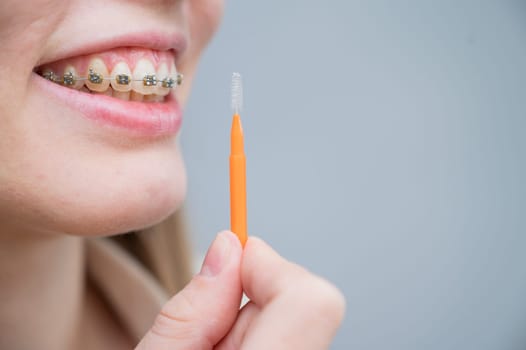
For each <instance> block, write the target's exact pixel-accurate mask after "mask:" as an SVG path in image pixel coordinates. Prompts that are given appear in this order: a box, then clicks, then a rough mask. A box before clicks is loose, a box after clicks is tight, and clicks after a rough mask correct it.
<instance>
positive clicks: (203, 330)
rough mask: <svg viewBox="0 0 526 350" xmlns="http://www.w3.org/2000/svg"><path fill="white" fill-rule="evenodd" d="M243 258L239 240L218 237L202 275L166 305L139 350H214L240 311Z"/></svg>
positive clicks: (227, 234)
mask: <svg viewBox="0 0 526 350" xmlns="http://www.w3.org/2000/svg"><path fill="white" fill-rule="evenodd" d="M241 255H242V249H241V245H240V243H239V240H238V239H237V237H236V236H235V235H234V234H233V233H231V232H228V231H224V232H221V233H219V234H218V235H217V237H216V239H215V240H214V242H213V243H212V245H211V246H210V248H209V250H208V253H207V254H206V258H205V261H204V263H203V267H202V268H201V272H200V273H199V274H198V275H196V276H195V277H194V278H193V279H192V280H191V281H190V283H189V284H188V285H187V286H186V287H185V288H184V289H183V290H181V291H180V292H179V293H178V294H176V295H175V296H174V297H172V299H170V300H169V301H168V302H167V303H166V304H165V305H164V307H163V308H162V310H161V312H160V313H159V315H158V316H157V318H156V320H155V322H154V324H153V326H152V328H151V329H150V331H149V332H148V333H147V334H146V335H145V336H144V338H143V339H142V340H141V341H140V343H139V345H137V347H136V350H168V349H169V350H182V349H199V350H210V349H212V348H213V347H214V345H215V344H216V343H218V342H219V341H220V340H221V338H223V337H224V336H225V334H226V333H227V332H228V331H229V329H230V328H231V327H232V324H233V323H234V321H235V319H236V316H237V313H238V311H239V304H240V302H241V294H242V289H241V281H240V275H241V274H240V266H241Z"/></svg>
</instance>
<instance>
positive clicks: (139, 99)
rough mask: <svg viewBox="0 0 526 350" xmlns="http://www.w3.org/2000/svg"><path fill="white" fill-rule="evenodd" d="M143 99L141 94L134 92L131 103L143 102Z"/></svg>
mask: <svg viewBox="0 0 526 350" xmlns="http://www.w3.org/2000/svg"><path fill="white" fill-rule="evenodd" d="M143 99H144V95H143V94H141V93H139V92H135V91H132V92H131V93H130V101H137V102H142V101H143Z"/></svg>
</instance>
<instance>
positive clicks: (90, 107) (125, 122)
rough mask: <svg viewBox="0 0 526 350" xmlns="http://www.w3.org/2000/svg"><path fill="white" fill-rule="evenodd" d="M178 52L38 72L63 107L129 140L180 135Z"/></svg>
mask: <svg viewBox="0 0 526 350" xmlns="http://www.w3.org/2000/svg"><path fill="white" fill-rule="evenodd" d="M175 57H176V56H175V54H174V51H173V50H156V49H150V48H144V47H118V48H112V49H109V50H107V51H103V52H99V53H94V54H87V55H80V56H75V57H69V58H64V59H60V60H58V61H54V62H49V63H45V64H42V65H40V66H38V67H36V68H35V69H34V73H35V74H34V78H33V80H34V81H35V83H36V84H35V85H36V86H37V87H38V88H40V89H41V90H42V93H43V94H46V95H48V96H49V97H51V98H53V99H54V100H55V101H57V102H58V103H59V104H60V105H63V106H64V107H66V108H70V109H72V110H74V111H78V112H80V113H81V114H82V115H84V116H85V117H87V118H88V119H90V120H92V121H95V122H96V124H97V125H102V126H105V128H104V129H108V128H107V127H108V126H110V127H111V129H113V130H115V129H118V130H117V131H118V132H119V133H120V134H122V132H124V134H125V135H126V136H140V137H148V138H151V137H158V136H169V135H173V134H175V133H177V131H178V130H179V128H180V124H181V120H182V113H181V108H180V106H179V104H178V102H177V100H176V98H175V93H174V90H175V89H176V88H177V87H178V86H179V85H180V84H181V83H182V74H180V73H179V72H177V67H176V65H175Z"/></svg>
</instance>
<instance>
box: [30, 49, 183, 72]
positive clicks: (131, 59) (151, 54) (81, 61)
mask: <svg viewBox="0 0 526 350" xmlns="http://www.w3.org/2000/svg"><path fill="white" fill-rule="evenodd" d="M94 58H100V59H101V60H102V61H103V62H104V64H105V65H106V67H107V69H108V72H111V71H112V69H113V67H114V66H115V65H116V64H117V63H119V62H125V63H126V64H128V66H129V67H130V70H131V71H132V72H133V70H134V68H135V64H136V63H137V61H139V60H140V59H147V60H149V61H150V62H151V63H152V64H153V66H154V67H155V69H156V70H157V69H158V67H159V66H160V65H161V64H162V63H165V64H166V65H167V66H168V67H171V66H172V64H174V61H175V58H174V54H173V52H171V51H155V50H150V49H145V48H137V47H123V48H117V49H112V50H110V51H104V52H99V53H92V54H89V55H83V56H76V57H70V58H65V59H63V60H60V61H55V62H51V63H47V64H45V65H42V66H40V67H38V69H37V71H39V72H41V71H44V70H45V69H51V70H52V71H53V72H55V73H56V74H58V75H62V74H63V72H64V69H65V68H66V67H67V66H68V65H71V66H73V67H75V69H76V70H77V72H78V73H79V74H81V75H85V74H86V72H87V71H88V68H89V63H90V61H91V60H92V59H94ZM168 69H170V68H168Z"/></svg>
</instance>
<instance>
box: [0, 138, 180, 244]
mask: <svg viewBox="0 0 526 350" xmlns="http://www.w3.org/2000/svg"><path fill="white" fill-rule="evenodd" d="M31 164H32V166H38V162H36V161H35V162H32V163H31ZM41 164H42V165H43V164H45V168H44V169H43V168H39V170H38V171H37V170H36V169H30V171H28V172H26V174H27V173H33V174H43V173H47V174H48V175H46V176H43V175H40V176H38V182H37V181H35V179H31V178H29V179H28V181H27V183H26V184H24V183H20V182H19V183H16V184H12V186H11V187H10V186H3V187H2V191H0V192H1V193H0V195H2V197H1V198H2V200H1V201H0V205H1V206H2V207H5V208H11V209H9V210H7V211H4V212H3V213H5V214H6V216H5V217H3V218H2V222H4V223H12V224H13V225H16V226H17V227H18V228H19V229H20V228H21V229H22V230H25V231H29V232H30V231H33V232H40V233H47V234H53V235H55V234H58V235H64V234H66V235H73V236H84V237H96V236H109V235H115V234H121V233H127V232H130V231H136V230H140V229H144V228H147V227H150V226H152V225H155V224H157V223H159V222H161V221H163V220H164V219H166V218H167V217H169V216H170V215H171V214H173V213H174V212H176V211H177V210H178V209H179V208H180V207H181V205H182V203H183V201H184V199H185V196H186V171H185V167H184V163H183V160H182V156H181V154H180V152H179V149H178V147H175V148H174V146H173V145H172V146H171V147H168V146H167V147H159V146H157V147H154V146H152V147H148V148H147V149H145V150H143V151H142V152H141V151H138V150H134V151H128V152H127V153H120V154H119V156H118V157H116V156H114V157H113V158H112V161H105V162H100V160H99V161H98V162H97V163H93V162H92V163H89V162H88V161H86V160H84V159H83V160H82V162H80V161H79V162H78V163H75V164H73V165H72V166H71V169H69V170H68V171H67V172H66V171H64V170H63V169H62V170H61V171H55V172H54V173H53V172H52V168H55V169H56V168H57V167H56V166H50V164H53V162H50V161H46V162H42V163H41ZM108 164H112V165H111V166H109V165H108ZM55 165H56V164H55ZM48 166H49V168H48ZM42 170H44V171H42ZM35 183H38V184H39V185H38V186H35ZM10 188H11V189H16V191H15V190H10Z"/></svg>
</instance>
